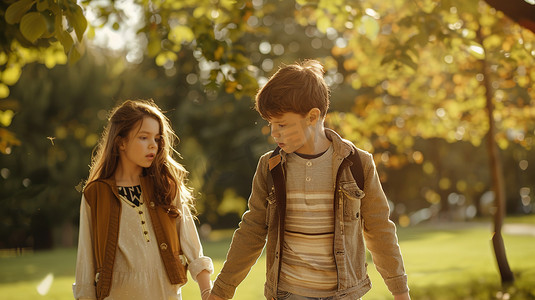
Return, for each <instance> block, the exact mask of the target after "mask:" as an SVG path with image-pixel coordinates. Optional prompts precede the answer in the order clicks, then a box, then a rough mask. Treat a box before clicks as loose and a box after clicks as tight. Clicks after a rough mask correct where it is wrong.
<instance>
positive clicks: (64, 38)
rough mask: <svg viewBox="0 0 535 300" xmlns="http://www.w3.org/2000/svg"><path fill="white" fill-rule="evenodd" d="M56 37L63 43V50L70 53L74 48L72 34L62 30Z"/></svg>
mask: <svg viewBox="0 0 535 300" xmlns="http://www.w3.org/2000/svg"><path fill="white" fill-rule="evenodd" d="M56 37H57V39H58V40H59V42H60V43H61V45H63V50H64V51H65V54H67V53H69V51H70V50H71V48H72V45H73V44H74V41H73V39H72V36H71V35H70V34H69V33H68V32H66V31H64V30H61V31H59V32H58V33H57V35H56Z"/></svg>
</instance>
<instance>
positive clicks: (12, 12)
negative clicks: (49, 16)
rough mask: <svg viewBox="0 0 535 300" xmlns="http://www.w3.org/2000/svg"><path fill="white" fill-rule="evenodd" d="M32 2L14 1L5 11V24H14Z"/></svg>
mask: <svg viewBox="0 0 535 300" xmlns="http://www.w3.org/2000/svg"><path fill="white" fill-rule="evenodd" d="M33 3H34V0H21V1H15V3H13V4H11V5H10V6H9V7H8V8H7V10H6V16H5V17H6V22H7V23H8V24H16V23H18V22H20V19H21V18H22V16H24V14H26V12H27V11H28V10H29V9H30V8H31V7H32V5H33Z"/></svg>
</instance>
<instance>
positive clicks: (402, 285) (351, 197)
mask: <svg viewBox="0 0 535 300" xmlns="http://www.w3.org/2000/svg"><path fill="white" fill-rule="evenodd" d="M328 107H329V88H328V87H327V85H326V83H325V81H324V79H323V67H322V66H321V64H320V63H319V62H317V61H314V60H308V61H305V62H303V63H301V64H294V65H289V66H286V67H283V68H281V69H279V71H277V73H275V74H274V75H273V76H272V77H271V79H270V80H269V81H268V82H267V84H266V85H265V86H264V87H263V88H262V89H261V90H260V91H259V93H258V95H257V96H256V110H257V111H258V112H259V113H260V115H261V116H262V118H264V119H266V120H267V121H268V122H270V125H271V136H272V137H273V138H274V140H275V141H276V142H277V145H278V147H277V149H276V150H275V151H270V152H268V153H266V154H264V155H263V156H262V157H261V158H260V161H259V163H258V167H257V169H256V173H255V176H254V178H253V187H252V193H251V196H250V198H249V209H248V211H247V212H246V213H245V214H244V215H243V218H242V221H241V223H240V225H239V228H238V229H237V230H236V232H235V233H234V236H233V238H232V244H231V245H230V249H229V252H228V254H227V260H226V261H225V264H224V266H223V268H222V270H221V272H220V273H219V275H218V277H217V279H216V281H215V282H214V287H213V289H212V292H211V296H210V297H209V298H208V299H215V300H220V299H230V298H232V297H233V295H234V292H235V290H236V287H237V286H238V284H239V283H240V282H241V281H242V280H243V279H244V278H245V276H247V273H248V272H249V270H250V269H251V267H252V265H253V264H254V263H255V262H256V260H257V259H258V257H259V256H260V254H261V252H262V249H263V248H264V245H265V244H266V238H267V245H266V263H267V268H266V269H267V270H266V282H265V285H264V295H265V297H266V299H289V300H292V299H359V298H360V297H362V296H363V295H364V294H365V293H366V292H367V291H369V290H370V289H371V282H370V279H369V277H368V275H367V274H366V262H365V258H366V249H365V246H364V240H365V241H366V245H367V247H368V249H369V250H370V252H371V253H372V257H373V261H374V263H375V265H376V266H377V269H378V271H379V272H380V274H381V275H382V277H383V279H384V281H385V283H386V285H387V286H388V288H389V290H390V292H391V293H392V294H393V295H394V299H396V300H397V299H409V293H408V290H409V289H408V286H407V275H406V274H405V270H404V266H403V260H402V257H401V252H400V249H399V246H398V242H397V237H396V229H395V225H394V223H392V222H391V221H390V220H389V219H388V217H389V208H388V203H387V200H386V196H385V194H384V192H383V190H382V187H381V183H380V182H379V177H378V175H377V171H376V169H375V164H374V162H373V159H372V156H371V154H369V153H367V152H364V151H362V150H360V149H357V148H356V147H355V146H354V145H353V144H352V143H351V142H349V141H347V140H344V139H342V138H341V137H340V136H339V135H338V134H337V133H335V132H334V131H332V130H330V129H326V128H325V127H324V125H323V122H324V119H325V115H326V113H327V109H328ZM353 153H356V154H357V155H358V157H359V158H360V161H361V164H362V166H361V168H362V170H361V172H363V177H364V184H362V183H361V185H363V186H361V187H359V186H358V185H357V182H356V181H355V179H354V176H353V172H354V171H353V170H352V167H351V165H352V164H353V163H352V161H351V160H350V159H348V158H349V157H350V155H351V154H353ZM351 157H355V155H353V156H351Z"/></svg>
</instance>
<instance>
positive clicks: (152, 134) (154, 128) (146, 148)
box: [119, 117, 161, 169]
mask: <svg viewBox="0 0 535 300" xmlns="http://www.w3.org/2000/svg"><path fill="white" fill-rule="evenodd" d="M140 123H141V124H140V125H139V126H134V128H133V129H132V130H131V131H130V132H129V133H128V138H126V139H124V140H123V141H122V142H121V144H120V147H119V149H120V156H121V163H122V164H127V165H130V166H123V167H133V169H137V168H139V169H141V168H148V167H150V166H151V164H152V162H153V161H154V159H155V158H156V153H158V145H159V142H160V138H161V135H160V123H159V122H158V121H157V120H156V119H154V118H151V117H145V118H143V120H142V121H141V122H140Z"/></svg>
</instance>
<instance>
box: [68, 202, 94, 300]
mask: <svg viewBox="0 0 535 300" xmlns="http://www.w3.org/2000/svg"><path fill="white" fill-rule="evenodd" d="M79 230H80V231H79V235H78V255H77V258H76V275H75V283H74V284H73V285H72V291H73V294H74V298H75V299H96V291H95V285H94V282H95V271H94V267H93V245H92V242H91V236H92V226H91V210H90V207H89V203H88V202H87V201H86V199H85V197H84V196H83V195H82V203H81V205H80V229H79Z"/></svg>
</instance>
